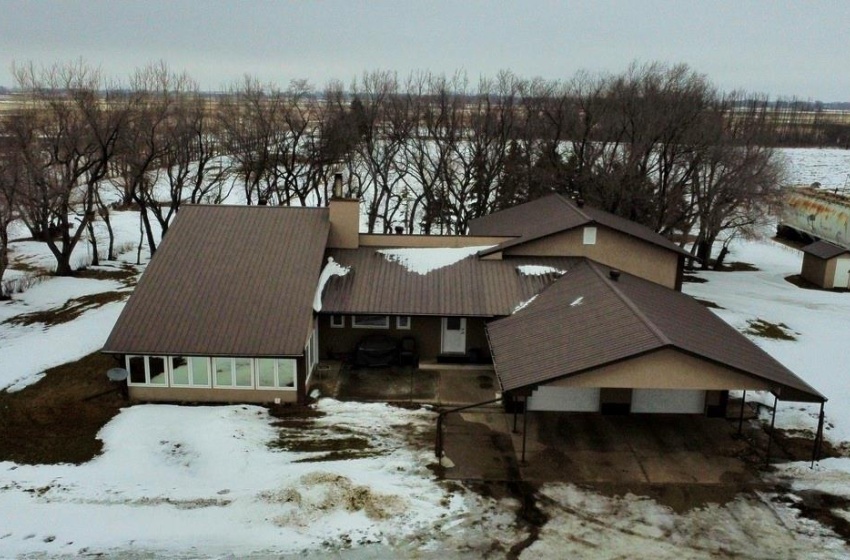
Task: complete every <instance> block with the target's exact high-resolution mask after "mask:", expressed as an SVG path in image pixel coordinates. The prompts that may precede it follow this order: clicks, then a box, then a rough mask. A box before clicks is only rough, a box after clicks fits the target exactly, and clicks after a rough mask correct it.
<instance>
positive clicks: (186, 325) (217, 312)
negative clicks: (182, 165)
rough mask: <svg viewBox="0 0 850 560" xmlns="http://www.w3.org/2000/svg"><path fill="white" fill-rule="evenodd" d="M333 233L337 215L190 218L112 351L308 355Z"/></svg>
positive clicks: (121, 324) (323, 211)
mask: <svg viewBox="0 0 850 560" xmlns="http://www.w3.org/2000/svg"><path fill="white" fill-rule="evenodd" d="M329 228H330V225H329V220H328V210H327V208H289V207H279V206H278V207H273V206H218V205H217V206H185V207H183V208H181V210H180V213H179V215H178V217H177V219H175V221H174V224H173V225H172V226H171V227H170V228H169V230H168V234H167V235H166V236H165V237H164V238H163V242H162V244H161V245H160V247H159V249H158V250H157V252H156V254H155V255H154V257H153V258H152V259H151V262H150V264H149V265H148V267H147V270H146V271H145V273H144V274H143V275H142V278H141V280H139V284H138V286H137V287H136V289H135V291H134V293H133V295H132V297H131V298H130V300H129V301H128V302H127V305H126V306H125V308H124V310H123V312H122V313H121V316H120V317H119V318H118V322H117V323H116V324H115V327H114V328H113V329H112V333H111V334H110V335H109V339H108V340H107V341H106V344H105V346H104V347H103V351H104V352H110V353H119V354H164V355H206V356H210V355H211V356H297V355H300V354H302V353H303V351H304V344H305V342H306V340H307V335H308V332H309V329H310V325H311V323H312V318H313V310H312V302H313V295H314V293H315V290H316V283H317V279H318V277H319V272H320V270H321V266H322V254H323V252H324V250H325V243H326V242H327V238H328V231H329Z"/></svg>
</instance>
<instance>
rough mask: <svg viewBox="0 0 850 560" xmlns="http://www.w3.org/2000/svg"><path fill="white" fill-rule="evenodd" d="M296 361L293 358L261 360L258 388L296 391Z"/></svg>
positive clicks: (259, 361) (258, 369)
mask: <svg viewBox="0 0 850 560" xmlns="http://www.w3.org/2000/svg"><path fill="white" fill-rule="evenodd" d="M296 368H297V365H296V361H295V360H294V359H291V358H259V359H258V360H257V388H259V389H295V379H296V377H295V371H296Z"/></svg>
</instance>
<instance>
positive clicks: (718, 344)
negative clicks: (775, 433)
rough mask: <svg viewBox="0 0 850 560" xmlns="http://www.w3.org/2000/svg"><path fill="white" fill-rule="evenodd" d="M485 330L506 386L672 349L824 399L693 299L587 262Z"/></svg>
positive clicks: (791, 393)
mask: <svg viewBox="0 0 850 560" xmlns="http://www.w3.org/2000/svg"><path fill="white" fill-rule="evenodd" d="M487 333H488V337H489V339H490V348H491V351H492V354H493V360H494V363H495V367H496V373H497V375H498V377H499V380H500V382H501V383H502V388H503V390H505V391H509V390H513V389H518V388H522V387H533V386H536V385H540V384H543V383H547V382H549V381H553V380H556V379H560V378H564V377H569V376H572V375H577V374H580V373H583V372H585V371H590V370H593V369H595V368H599V367H602V366H605V365H608V364H612V363H615V362H618V361H622V360H625V359H629V358H633V357H637V356H640V355H643V354H646V353H648V352H652V351H655V350H659V349H662V348H668V347H672V348H677V349H679V350H681V351H684V352H687V353H689V354H691V355H694V356H697V357H700V358H703V359H706V360H709V361H712V362H714V363H717V364H720V365H723V366H726V367H729V368H732V369H734V370H736V371H739V372H741V373H743V374H746V375H750V376H753V377H756V378H760V379H765V380H768V381H769V382H771V384H773V385H774V386H775V387H776V392H777V394H778V396H779V397H780V398H782V399H783V400H798V401H807V402H822V401H824V400H826V399H825V397H824V396H823V395H822V394H820V393H819V392H818V391H817V390H815V389H814V388H813V387H811V386H810V385H808V384H807V383H806V382H805V381H803V380H802V379H800V378H799V377H797V376H796V375H795V374H794V373H793V372H791V371H790V370H788V369H787V368H786V367H785V366H783V365H782V364H780V363H779V362H777V361H776V360H775V359H773V358H772V357H771V356H770V355H768V354H767V353H766V352H764V351H763V350H762V349H760V348H759V347H758V346H756V345H755V344H753V343H752V342H751V341H750V340H748V339H747V338H746V337H745V336H744V335H742V334H741V333H739V332H738V331H736V330H735V329H734V328H732V327H731V326H729V325H728V324H726V323H725V322H724V321H723V320H722V319H720V318H719V317H717V316H716V315H714V314H713V313H712V312H711V311H709V310H708V309H706V308H705V307H704V306H703V305H701V304H700V303H698V302H697V301H695V300H694V299H693V298H691V297H689V296H687V295H684V294H682V293H680V292H677V291H674V290H670V289H668V288H665V287H663V286H659V285H657V284H654V283H652V282H649V281H646V280H643V279H640V278H637V277H635V276H631V275H629V274H625V273H621V274H620V276H619V278H618V279H616V280H615V279H613V278H612V277H611V276H610V274H609V269H607V268H605V267H602V266H600V265H598V264H595V263H592V262H589V261H584V262H583V263H582V264H580V265H578V266H576V267H574V268H573V269H571V270H570V271H569V272H568V273H567V274H566V275H564V276H563V277H562V278H561V279H559V280H558V281H556V282H555V283H553V284H552V285H551V286H549V287H548V288H547V289H545V290H544V291H543V292H542V293H541V294H540V295H539V296H538V297H537V298H536V299H535V300H534V301H532V302H531V303H530V304H529V305H528V306H527V307H525V308H524V309H522V310H520V311H518V312H517V313H515V314H514V315H511V316H510V317H506V318H503V319H499V320H497V321H493V322H492V323H490V324H488V326H487ZM730 389H734V387H730Z"/></svg>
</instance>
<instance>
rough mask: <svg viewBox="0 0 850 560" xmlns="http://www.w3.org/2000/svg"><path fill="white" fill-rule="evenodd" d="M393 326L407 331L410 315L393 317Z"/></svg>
mask: <svg viewBox="0 0 850 560" xmlns="http://www.w3.org/2000/svg"><path fill="white" fill-rule="evenodd" d="M395 328H397V329H398V330H400V331H409V330H410V316H409V315H399V316H398V317H396V318H395Z"/></svg>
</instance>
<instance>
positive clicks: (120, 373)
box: [106, 367, 130, 381]
mask: <svg viewBox="0 0 850 560" xmlns="http://www.w3.org/2000/svg"><path fill="white" fill-rule="evenodd" d="M129 376H130V374H129V372H128V371H127V370H126V369H124V368H121V367H114V368H112V369H110V370H109V371H107V372H106V377H108V378H109V380H110V381H124V380H126V379H127V377H129Z"/></svg>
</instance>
